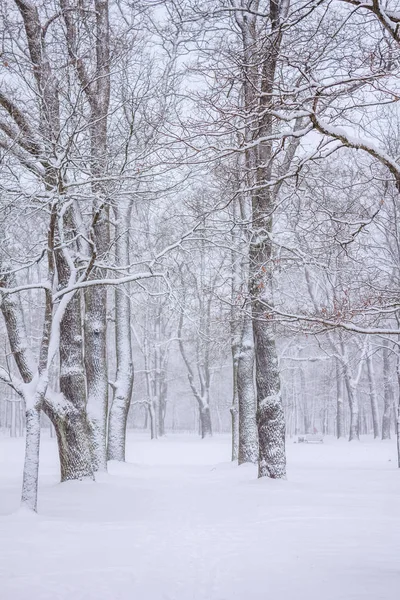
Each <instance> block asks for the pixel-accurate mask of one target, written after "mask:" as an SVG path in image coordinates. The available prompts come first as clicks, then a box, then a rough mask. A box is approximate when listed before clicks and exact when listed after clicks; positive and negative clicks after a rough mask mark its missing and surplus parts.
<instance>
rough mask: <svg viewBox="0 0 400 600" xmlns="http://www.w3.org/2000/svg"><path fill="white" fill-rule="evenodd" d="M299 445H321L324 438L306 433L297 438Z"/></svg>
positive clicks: (317, 434) (316, 434)
mask: <svg viewBox="0 0 400 600" xmlns="http://www.w3.org/2000/svg"><path fill="white" fill-rule="evenodd" d="M298 441H299V444H301V443H303V444H323V443H324V438H323V436H322V435H320V434H319V433H306V434H305V435H300V436H299V440H298Z"/></svg>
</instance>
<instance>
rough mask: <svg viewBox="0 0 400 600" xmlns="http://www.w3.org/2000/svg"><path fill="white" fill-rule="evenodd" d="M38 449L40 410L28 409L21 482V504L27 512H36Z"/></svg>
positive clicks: (35, 408)
mask: <svg viewBox="0 0 400 600" xmlns="http://www.w3.org/2000/svg"><path fill="white" fill-rule="evenodd" d="M39 449H40V409H39V408H37V407H29V408H27V410H26V440H25V462H24V475H23V480H22V497H21V504H22V506H23V507H25V508H28V509H29V510H33V511H35V512H36V511H37V493H38V478H39Z"/></svg>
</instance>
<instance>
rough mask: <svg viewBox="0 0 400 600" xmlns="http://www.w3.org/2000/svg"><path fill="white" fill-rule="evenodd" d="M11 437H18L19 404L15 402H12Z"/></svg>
mask: <svg viewBox="0 0 400 600" xmlns="http://www.w3.org/2000/svg"><path fill="white" fill-rule="evenodd" d="M10 436H11V437H17V403H16V401H15V400H13V401H12V402H11V427H10Z"/></svg>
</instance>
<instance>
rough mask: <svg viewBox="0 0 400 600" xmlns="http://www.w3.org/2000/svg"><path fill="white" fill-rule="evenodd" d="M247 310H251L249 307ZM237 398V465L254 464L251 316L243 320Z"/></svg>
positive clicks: (255, 445)
mask: <svg viewBox="0 0 400 600" xmlns="http://www.w3.org/2000/svg"><path fill="white" fill-rule="evenodd" d="M248 310H251V308H250V306H249V307H248ZM237 383H238V398H239V456H238V461H239V465H241V464H243V463H256V462H257V458H258V439H257V422H256V396H255V390H254V341H253V325H252V319H251V316H250V315H248V314H246V315H245V316H244V320H243V329H242V339H241V348H240V355H239V361H238V377H237Z"/></svg>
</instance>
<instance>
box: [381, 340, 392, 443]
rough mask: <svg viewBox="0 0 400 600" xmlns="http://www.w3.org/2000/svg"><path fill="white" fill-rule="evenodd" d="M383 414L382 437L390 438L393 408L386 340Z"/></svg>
mask: <svg viewBox="0 0 400 600" xmlns="http://www.w3.org/2000/svg"><path fill="white" fill-rule="evenodd" d="M382 361H383V415H382V439H383V440H390V423H391V417H392V409H393V399H394V398H393V387H392V384H391V381H390V360H389V347H388V342H387V340H383V352H382Z"/></svg>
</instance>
